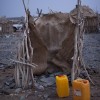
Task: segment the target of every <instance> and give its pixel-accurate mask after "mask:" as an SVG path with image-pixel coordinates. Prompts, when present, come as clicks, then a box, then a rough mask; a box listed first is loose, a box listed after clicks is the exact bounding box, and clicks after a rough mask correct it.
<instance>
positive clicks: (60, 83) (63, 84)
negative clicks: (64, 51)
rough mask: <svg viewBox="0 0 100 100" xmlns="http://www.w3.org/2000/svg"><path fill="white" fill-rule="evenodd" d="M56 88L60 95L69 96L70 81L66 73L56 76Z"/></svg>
mask: <svg viewBox="0 0 100 100" xmlns="http://www.w3.org/2000/svg"><path fill="white" fill-rule="evenodd" d="M56 90H57V94H58V96H59V97H67V96H69V82H68V78H67V76H66V75H58V76H56Z"/></svg>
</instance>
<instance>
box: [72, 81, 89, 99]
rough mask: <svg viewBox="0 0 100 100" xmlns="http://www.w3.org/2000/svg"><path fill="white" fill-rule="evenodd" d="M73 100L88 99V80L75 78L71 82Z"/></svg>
mask: <svg viewBox="0 0 100 100" xmlns="http://www.w3.org/2000/svg"><path fill="white" fill-rule="evenodd" d="M72 86H73V99H74V100H90V84H89V81H88V80H84V79H76V80H74V81H73V83H72Z"/></svg>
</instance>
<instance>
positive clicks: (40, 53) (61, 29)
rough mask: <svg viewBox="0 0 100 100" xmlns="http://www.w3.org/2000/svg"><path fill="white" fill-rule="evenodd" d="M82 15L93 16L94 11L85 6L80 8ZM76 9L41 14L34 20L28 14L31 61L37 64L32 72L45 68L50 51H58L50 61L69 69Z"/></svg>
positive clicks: (38, 71) (72, 50)
mask: <svg viewBox="0 0 100 100" xmlns="http://www.w3.org/2000/svg"><path fill="white" fill-rule="evenodd" d="M81 12H82V15H83V16H84V17H86V16H88V17H93V16H95V13H94V12H93V11H92V10H91V9H89V8H88V7H87V6H83V7H82V8H81ZM76 17H77V9H74V10H72V11H71V12H70V13H69V14H67V13H52V14H45V15H43V16H41V17H40V18H39V19H38V20H37V21H36V22H35V27H34V22H33V20H32V17H31V15H29V29H30V33H29V34H30V40H31V43H32V47H33V48H34V52H33V53H34V54H33V62H34V63H36V64H37V65H38V67H36V68H35V69H34V74H41V73H43V72H44V71H45V70H46V68H47V60H48V58H49V57H48V56H50V52H51V51H55V50H57V51H58V53H57V54H55V56H54V57H53V58H52V59H50V60H51V62H53V63H54V64H56V65H57V66H60V67H61V68H62V69H63V68H65V69H66V71H70V69H71V62H72V61H71V58H72V57H73V53H74V32H75V23H76Z"/></svg>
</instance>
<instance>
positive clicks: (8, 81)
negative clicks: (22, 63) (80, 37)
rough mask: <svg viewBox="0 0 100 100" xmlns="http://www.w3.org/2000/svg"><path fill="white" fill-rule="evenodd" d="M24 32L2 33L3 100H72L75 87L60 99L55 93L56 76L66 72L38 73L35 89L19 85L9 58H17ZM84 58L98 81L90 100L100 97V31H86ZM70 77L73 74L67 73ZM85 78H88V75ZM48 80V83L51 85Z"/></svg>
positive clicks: (0, 87) (0, 88) (0, 94)
mask: <svg viewBox="0 0 100 100" xmlns="http://www.w3.org/2000/svg"><path fill="white" fill-rule="evenodd" d="M21 39H22V35H20V34H14V35H5V36H0V100H72V86H71V84H70V96H69V97H67V98H59V97H58V96H57V94H56V85H55V76H56V75H58V74H63V72H54V73H50V74H48V73H45V74H42V75H41V76H35V80H36V84H35V88H33V89H29V90H22V89H21V88H18V89H17V88H16V86H15V82H14V77H13V76H14V67H13V66H14V64H13V63H12V62H11V61H10V59H15V58H16V52H17V45H18V43H19V42H20V41H21ZM83 55H84V60H85V63H86V65H88V66H89V68H88V71H89V74H90V76H91V78H92V80H93V82H94V83H95V85H92V84H91V85H90V86H91V100H100V34H86V35H85V36H84V52H83ZM68 77H69V80H70V75H69V76H68ZM82 77H84V78H86V79H87V76H86V74H83V75H82ZM48 83H49V84H48Z"/></svg>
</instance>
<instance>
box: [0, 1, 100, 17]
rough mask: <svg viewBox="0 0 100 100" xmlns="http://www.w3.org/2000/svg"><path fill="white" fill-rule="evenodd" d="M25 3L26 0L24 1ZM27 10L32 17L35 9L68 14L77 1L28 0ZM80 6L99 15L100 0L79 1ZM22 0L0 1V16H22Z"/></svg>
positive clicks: (23, 13)
mask: <svg viewBox="0 0 100 100" xmlns="http://www.w3.org/2000/svg"><path fill="white" fill-rule="evenodd" d="M25 1H26V3H27V1H28V0H25ZM29 1H30V2H29V9H30V11H31V14H32V15H36V9H37V8H39V9H42V10H43V13H47V12H49V9H52V10H53V11H61V12H70V11H71V10H72V9H73V8H74V7H75V5H76V3H77V0H29ZM81 1H82V5H88V6H89V7H91V8H92V9H93V10H95V11H96V10H97V11H99V13H100V0H81ZM24 15H25V12H24V8H23V4H22V0H0V16H7V17H15V16H24Z"/></svg>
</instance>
